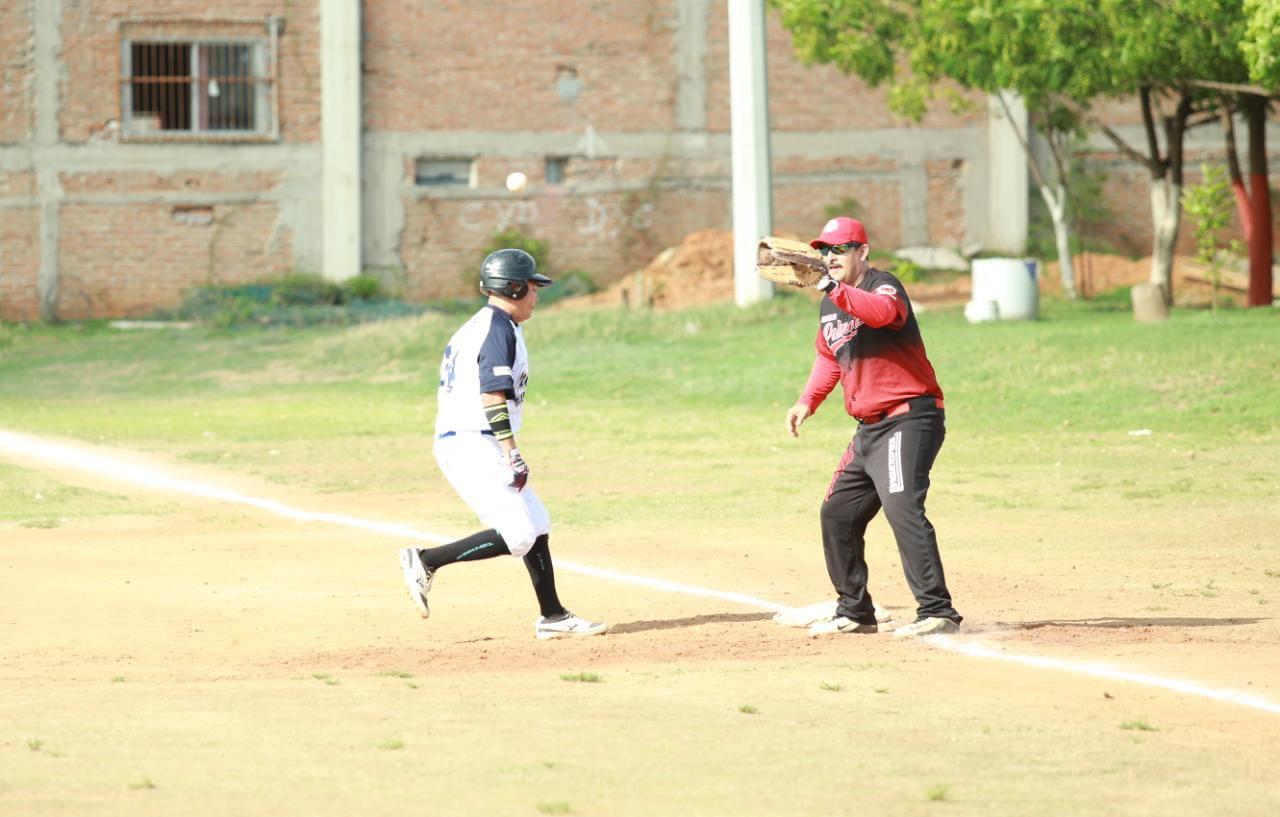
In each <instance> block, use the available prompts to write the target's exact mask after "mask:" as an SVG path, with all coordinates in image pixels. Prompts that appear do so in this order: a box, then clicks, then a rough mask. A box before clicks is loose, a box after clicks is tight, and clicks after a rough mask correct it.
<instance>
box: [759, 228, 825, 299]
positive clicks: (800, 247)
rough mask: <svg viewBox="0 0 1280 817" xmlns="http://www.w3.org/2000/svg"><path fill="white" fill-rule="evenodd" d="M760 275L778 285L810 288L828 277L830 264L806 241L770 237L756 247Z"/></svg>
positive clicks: (763, 239) (761, 240)
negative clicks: (822, 278)
mask: <svg viewBox="0 0 1280 817" xmlns="http://www.w3.org/2000/svg"><path fill="white" fill-rule="evenodd" d="M756 272H757V273H759V274H760V277H761V278H764V279H766V280H769V281H773V282H774V283H775V284H786V285H788V286H793V287H809V286H813V285H814V284H815V283H817V282H818V279H819V278H821V277H822V276H824V275H826V274H827V264H826V262H825V261H823V260H822V255H821V253H819V252H818V251H817V250H815V249H814V248H813V247H810V246H809V245H808V244H806V243H804V242H803V241H792V240H791V239H788V238H778V237H776V236H771V235H767V236H765V237H764V238H762V239H760V244H759V245H758V246H757V248H756Z"/></svg>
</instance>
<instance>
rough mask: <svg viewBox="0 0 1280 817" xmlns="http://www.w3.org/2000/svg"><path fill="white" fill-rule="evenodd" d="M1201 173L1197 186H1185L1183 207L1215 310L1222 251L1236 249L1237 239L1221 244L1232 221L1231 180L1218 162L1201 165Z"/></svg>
mask: <svg viewBox="0 0 1280 817" xmlns="http://www.w3.org/2000/svg"><path fill="white" fill-rule="evenodd" d="M1200 172H1201V175H1202V176H1203V179H1202V181H1201V182H1200V184H1198V185H1194V186H1192V187H1188V188H1187V190H1186V192H1184V193H1183V194H1182V206H1183V207H1184V208H1185V209H1186V211H1187V215H1189V216H1190V217H1191V218H1192V220H1194V221H1195V224H1196V226H1195V234H1196V261H1198V262H1200V263H1201V264H1203V265H1204V266H1205V267H1207V268H1208V270H1209V282H1210V284H1211V285H1212V287H1213V295H1212V297H1211V300H1210V303H1209V305H1210V308H1211V309H1213V310H1214V311H1216V310H1217V309H1218V284H1219V279H1220V277H1221V270H1222V261H1221V251H1222V250H1224V249H1226V250H1229V251H1231V252H1235V251H1236V250H1237V249H1238V242H1234V241H1232V242H1229V243H1226V244H1224V243H1223V241H1222V239H1221V235H1222V231H1223V229H1224V228H1226V226H1227V225H1228V224H1230V223H1231V180H1230V179H1229V178H1228V176H1227V172H1226V171H1225V170H1223V169H1222V168H1221V167H1219V166H1217V165H1207V164H1202V165H1200Z"/></svg>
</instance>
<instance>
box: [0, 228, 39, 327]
mask: <svg viewBox="0 0 1280 817" xmlns="http://www.w3.org/2000/svg"><path fill="white" fill-rule="evenodd" d="M39 275H40V208H38V207H13V208H6V209H0V320H4V321H31V320H35V319H36V318H37V317H39V313H40V308H39V295H38V291H37V286H38V284H39Z"/></svg>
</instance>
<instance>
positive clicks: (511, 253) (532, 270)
mask: <svg viewBox="0 0 1280 817" xmlns="http://www.w3.org/2000/svg"><path fill="white" fill-rule="evenodd" d="M551 283H552V281H551V279H550V278H548V277H547V276H545V275H540V274H538V262H537V261H534V260H533V256H532V255H529V253H527V252H525V251H524V250H517V249H507V250H498V251H497V252H491V253H489V255H488V257H486V258H485V259H484V263H483V264H481V265H480V290H481V291H482V292H490V293H493V294H495V295H502V296H505V297H507V298H514V299H516V300H519V299H521V298H523V297H524V296H525V293H527V292H528V291H529V284H537V285H538V286H548V285H549V284H551Z"/></svg>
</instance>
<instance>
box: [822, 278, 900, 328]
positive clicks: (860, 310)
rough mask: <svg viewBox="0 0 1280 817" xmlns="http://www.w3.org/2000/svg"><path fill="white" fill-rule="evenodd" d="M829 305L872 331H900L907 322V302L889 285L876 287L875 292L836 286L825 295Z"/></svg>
mask: <svg viewBox="0 0 1280 817" xmlns="http://www.w3.org/2000/svg"><path fill="white" fill-rule="evenodd" d="M827 297H828V298H830V299H831V303H833V304H835V305H836V306H838V307H840V309H842V310H844V311H845V312H848V313H849V314H850V315H852V316H853V317H855V318H857V319H858V320H860V321H862V322H863V323H865V324H866V325H867V326H870V327H872V328H874V329H882V328H884V327H886V326H887V327H889V328H890V329H901V328H902V327H903V325H904V324H906V322H907V302H906V299H904V298H902V297H901V296H900V295H899V294H898V290H897V289H895V288H894V287H893V286H892V285H890V284H882V285H881V286H878V287H876V290H875V292H867V291H866V290H864V289H858V288H857V287H851V286H849V285H848V284H836V288H835V289H833V290H831V292H830V294H828V295H827Z"/></svg>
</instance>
